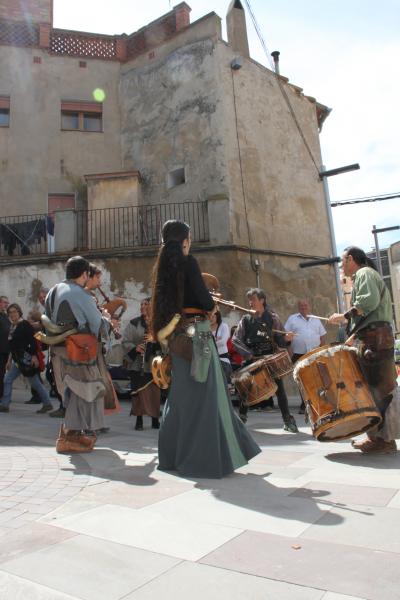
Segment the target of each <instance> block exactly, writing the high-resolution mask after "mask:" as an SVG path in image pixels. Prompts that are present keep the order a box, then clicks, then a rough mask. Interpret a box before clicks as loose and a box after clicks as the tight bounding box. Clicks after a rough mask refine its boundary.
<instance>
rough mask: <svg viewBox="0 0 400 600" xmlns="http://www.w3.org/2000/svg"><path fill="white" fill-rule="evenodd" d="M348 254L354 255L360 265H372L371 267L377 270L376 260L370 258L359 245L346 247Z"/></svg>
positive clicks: (345, 250) (355, 260)
mask: <svg viewBox="0 0 400 600" xmlns="http://www.w3.org/2000/svg"><path fill="white" fill-rule="evenodd" d="M344 252H346V255H347V256H352V257H353V260H354V262H355V263H357V264H358V265H359V266H360V267H371V269H374V270H375V271H376V270H377V268H376V265H375V262H374V261H373V260H372V259H371V258H369V256H367V255H366V254H365V252H364V250H362V249H361V248H358V247H357V246H348V247H347V248H345V249H344Z"/></svg>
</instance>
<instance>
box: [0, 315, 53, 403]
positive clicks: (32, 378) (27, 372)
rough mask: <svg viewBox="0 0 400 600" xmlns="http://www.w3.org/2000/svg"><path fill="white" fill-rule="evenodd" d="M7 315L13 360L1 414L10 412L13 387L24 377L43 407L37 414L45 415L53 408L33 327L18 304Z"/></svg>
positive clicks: (5, 379)
mask: <svg viewBox="0 0 400 600" xmlns="http://www.w3.org/2000/svg"><path fill="white" fill-rule="evenodd" d="M7 315H8V318H9V319H10V321H11V327H10V330H9V334H8V340H9V344H10V351H11V360H10V358H9V360H8V363H7V367H8V369H7V374H6V376H5V378H4V391H3V397H2V398H1V403H0V412H9V406H10V402H11V394H12V385H13V383H14V381H15V380H16V379H17V378H18V377H19V376H20V375H24V376H25V377H27V379H28V380H29V383H30V384H31V386H32V387H33V389H34V390H36V392H37V393H38V395H39V397H40V399H41V401H42V403H43V406H42V408H40V409H39V410H37V411H36V412H37V413H38V414H44V413H47V412H48V411H50V410H51V409H52V408H53V407H52V405H51V402H50V398H49V394H48V392H47V390H46V388H45V387H44V386H43V384H42V383H41V381H40V377H39V372H40V370H39V359H38V356H37V352H38V350H37V343H36V340H35V338H34V337H33V336H34V329H33V327H32V325H31V324H30V323H29V322H28V321H26V320H25V319H23V318H22V310H21V307H20V306H19V305H18V304H10V305H9V306H8V308H7Z"/></svg>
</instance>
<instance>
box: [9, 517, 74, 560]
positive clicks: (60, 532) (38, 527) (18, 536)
mask: <svg viewBox="0 0 400 600" xmlns="http://www.w3.org/2000/svg"><path fill="white" fill-rule="evenodd" d="M75 535H77V534H76V533H74V532H73V531H67V530H64V529H57V528H56V527H49V526H48V525H46V524H44V523H43V524H41V523H27V524H26V527H18V528H16V529H15V530H11V531H10V530H9V529H8V530H7V538H6V539H5V540H4V542H3V543H2V544H0V563H3V562H5V561H8V560H11V559H15V558H18V557H19V556H22V555H24V554H29V553H31V552H34V551H36V550H39V549H41V548H45V547H47V546H53V545H55V544H58V543H59V542H62V541H63V540H66V539H68V538H71V537H74V536H75Z"/></svg>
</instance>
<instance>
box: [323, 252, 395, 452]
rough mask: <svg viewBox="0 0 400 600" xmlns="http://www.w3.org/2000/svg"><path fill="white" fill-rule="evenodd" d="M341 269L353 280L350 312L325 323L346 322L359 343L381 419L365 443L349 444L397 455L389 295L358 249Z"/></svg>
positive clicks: (348, 255) (345, 258) (346, 254)
mask: <svg viewBox="0 0 400 600" xmlns="http://www.w3.org/2000/svg"><path fill="white" fill-rule="evenodd" d="M342 269H343V273H344V275H345V276H346V277H352V279H353V289H352V293H351V305H350V309H349V310H348V311H347V312H346V313H344V314H341V313H334V314H333V315H331V316H330V318H329V321H328V322H329V323H331V324H341V323H347V334H348V336H350V338H353V339H355V341H356V342H357V344H358V355H359V362H360V365H361V368H362V370H363V372H364V375H365V377H366V380H367V383H368V385H369V386H370V389H371V392H372V394H373V397H374V400H375V404H376V406H377V408H378V410H379V411H380V413H381V415H382V417H383V422H382V423H381V425H380V426H378V428H375V429H372V430H370V431H368V433H367V439H366V440H364V441H362V442H354V441H353V442H352V445H353V447H354V448H356V449H357V450H361V452H363V453H365V454H367V453H368V454H369V453H377V454H386V453H392V452H396V450H397V447H396V442H395V439H394V437H393V436H394V434H393V431H398V429H399V425H400V424H399V423H391V422H390V412H391V411H390V408H391V403H392V401H393V395H394V393H395V388H396V385H397V384H396V378H397V373H396V366H395V362H394V337H393V330H392V327H391V323H392V320H393V313H392V302H391V298H390V292H389V290H388V288H387V287H386V284H385V282H384V281H383V279H382V277H381V276H380V275H379V273H378V272H377V271H376V269H375V265H374V263H373V262H372V261H371V260H370V259H369V258H368V257H367V255H366V254H365V252H364V251H363V250H361V248H357V247H356V246H350V247H348V248H346V249H345V250H344V252H343V255H342Z"/></svg>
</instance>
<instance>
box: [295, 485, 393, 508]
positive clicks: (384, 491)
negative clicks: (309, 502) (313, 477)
mask: <svg viewBox="0 0 400 600" xmlns="http://www.w3.org/2000/svg"><path fill="white" fill-rule="evenodd" d="M396 494H397V490H395V489H390V488H378V487H371V486H361V485H343V484H341V483H330V482H326V481H325V482H322V481H310V482H308V483H307V486H306V487H301V488H299V489H297V490H295V491H294V492H291V493H290V495H291V496H296V497H298V498H313V499H315V500H318V501H319V502H321V501H322V502H323V501H324V500H327V501H329V502H334V503H335V504H358V505H365V506H391V501H392V500H393V501H394V498H395V495H396ZM399 506H400V504H399Z"/></svg>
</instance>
